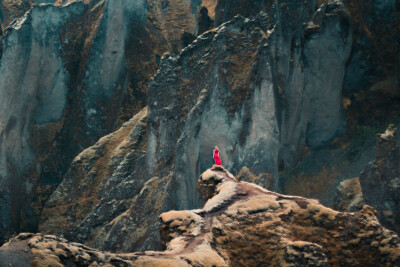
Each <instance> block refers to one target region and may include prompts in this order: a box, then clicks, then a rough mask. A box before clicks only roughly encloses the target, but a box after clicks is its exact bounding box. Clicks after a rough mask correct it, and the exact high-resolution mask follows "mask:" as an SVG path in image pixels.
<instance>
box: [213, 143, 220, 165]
mask: <svg viewBox="0 0 400 267" xmlns="http://www.w3.org/2000/svg"><path fill="white" fill-rule="evenodd" d="M213 157H214V162H215V164H216V165H221V166H222V162H221V158H220V157H219V149H218V147H217V146H215V148H214V156H213Z"/></svg>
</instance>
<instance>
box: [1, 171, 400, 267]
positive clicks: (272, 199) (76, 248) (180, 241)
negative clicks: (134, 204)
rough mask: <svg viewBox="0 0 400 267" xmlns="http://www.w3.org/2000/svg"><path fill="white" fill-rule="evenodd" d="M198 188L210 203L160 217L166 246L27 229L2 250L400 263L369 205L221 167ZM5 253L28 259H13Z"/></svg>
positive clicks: (171, 259)
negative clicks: (327, 200)
mask: <svg viewBox="0 0 400 267" xmlns="http://www.w3.org/2000/svg"><path fill="white" fill-rule="evenodd" d="M198 190H199V192H200V193H201V195H202V197H203V198H204V199H205V200H206V201H207V202H206V204H205V205H204V207H203V208H202V209H198V210H191V211H189V210H187V211H169V212H166V213H163V214H162V215H161V216H160V219H161V223H162V227H161V236H162V241H163V244H164V245H165V246H166V250H165V251H163V252H155V251H153V252H151V251H150V252H140V253H119V254H113V253H108V252H101V251H99V250H95V249H91V248H89V247H86V246H83V245H81V244H78V243H71V242H68V241H67V240H65V239H62V238H58V237H55V236H43V235H34V234H21V235H19V236H17V237H16V238H13V239H12V240H10V242H9V243H7V244H5V245H4V246H3V247H1V248H0V261H1V262H5V263H13V262H15V261H17V260H18V261H19V263H20V264H22V263H24V264H27V263H28V262H26V261H28V260H29V263H31V264H33V265H36V266H49V265H51V266H66V265H68V266H89V265H90V266H101V265H106V264H110V265H113V266H144V265H146V266H261V265H268V266H397V265H399V264H400V238H399V237H398V236H397V235H396V234H395V233H394V232H392V231H389V230H387V229H386V228H384V227H382V226H381V225H380V224H379V222H378V220H377V218H376V216H375V215H376V212H375V210H374V209H373V208H371V207H369V206H364V207H363V209H362V210H361V211H360V212H356V213H347V212H337V211H334V210H332V209H329V208H326V207H324V206H322V205H321V204H319V202H318V201H317V200H313V199H306V198H301V197H295V196H285V195H280V194H277V193H274V192H272V191H268V190H265V189H263V188H262V187H259V186H257V185H255V184H252V183H247V182H237V181H236V179H235V177H234V176H233V175H232V174H230V173H229V172H228V171H226V170H225V169H224V168H223V167H221V166H216V165H214V166H213V168H211V169H209V170H207V171H206V172H204V173H203V174H202V175H201V176H200V178H199V180H198ZM5 252H7V253H11V254H12V255H21V256H23V257H19V258H18V259H16V258H13V259H7V256H6V254H5ZM5 260H7V261H5ZM24 260H25V262H23V261H24ZM20 266H24V265H20Z"/></svg>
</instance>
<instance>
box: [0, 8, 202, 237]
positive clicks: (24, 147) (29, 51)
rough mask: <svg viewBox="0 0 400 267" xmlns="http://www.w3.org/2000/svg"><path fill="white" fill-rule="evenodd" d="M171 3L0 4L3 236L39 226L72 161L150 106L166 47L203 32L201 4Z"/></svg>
mask: <svg viewBox="0 0 400 267" xmlns="http://www.w3.org/2000/svg"><path fill="white" fill-rule="evenodd" d="M169 2H170V9H169V10H162V8H161V2H160V1H152V0H148V1H146V0H132V1H122V0H116V1H108V0H92V1H89V0H85V1H75V0H68V1H60V0H57V1H56V0H36V1H19V0H12V1H8V0H7V1H2V2H1V3H0V21H1V22H0V28H1V29H2V30H1V35H2V37H1V45H0V68H1V71H0V102H1V107H0V155H1V156H0V192H1V200H2V201H1V203H0V212H1V215H0V216H1V221H2V225H1V226H0V228H1V229H0V232H1V234H0V242H2V239H3V238H2V236H3V234H6V235H7V236H9V235H10V234H11V233H13V232H16V233H18V232H20V231H36V229H37V225H38V221H39V216H40V213H41V210H42V208H43V205H44V202H45V201H46V200H47V198H48V197H49V195H50V194H51V193H52V192H53V191H54V190H55V189H56V188H57V185H58V184H59V183H60V182H61V180H62V178H63V176H64V175H65V173H66V171H67V169H68V168H69V166H70V163H71V161H72V159H73V158H74V157H75V156H76V155H77V154H78V153H79V152H80V151H82V150H83V149H84V148H86V147H89V146H91V145H93V144H94V143H95V142H96V141H97V140H98V139H99V138H100V137H102V136H104V135H106V134H108V133H110V132H112V131H114V130H116V129H118V128H119V127H120V126H121V125H122V124H123V122H125V121H127V120H129V119H130V118H131V117H132V115H134V114H136V113H138V112H139V111H140V110H141V109H142V108H143V107H144V106H145V105H146V91H147V81H148V80H149V79H150V77H151V76H153V75H154V73H155V72H156V70H157V68H158V63H159V59H160V57H161V55H163V54H164V53H165V52H170V53H172V54H173V53H177V52H178V51H180V50H181V49H182V45H181V43H180V41H181V35H182V32H183V31H185V32H188V33H191V34H194V35H195V34H196V30H197V28H196V25H197V14H198V12H199V10H200V5H201V2H198V1H184V2H182V1H169ZM31 5H32V6H31ZM27 10H28V11H27ZM25 11H27V13H26V14H25V15H23V13H24V12H25ZM22 15H23V16H22ZM13 18H18V19H17V20H14V21H13V22H11V20H12V19H13ZM171 22H172V23H171ZM6 26H7V27H6ZM3 30H4V34H3ZM23 203H30V204H29V205H25V204H23Z"/></svg>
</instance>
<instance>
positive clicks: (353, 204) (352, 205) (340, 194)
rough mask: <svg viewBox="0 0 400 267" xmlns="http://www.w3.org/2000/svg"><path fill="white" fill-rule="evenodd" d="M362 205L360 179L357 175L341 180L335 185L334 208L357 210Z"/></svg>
mask: <svg viewBox="0 0 400 267" xmlns="http://www.w3.org/2000/svg"><path fill="white" fill-rule="evenodd" d="M363 206H364V199H363V195H362V191H361V185H360V179H359V178H358V177H356V178H353V179H348V180H344V181H342V182H341V183H340V184H339V186H338V187H337V191H336V196H335V203H334V209H337V210H341V211H359V210H361V209H362V207H363Z"/></svg>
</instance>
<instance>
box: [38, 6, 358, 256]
mask: <svg viewBox="0 0 400 267" xmlns="http://www.w3.org/2000/svg"><path fill="white" fill-rule="evenodd" d="M297 8H299V9H305V10H307V12H303V13H301V15H299V14H300V13H299V12H295V11H291V12H288V11H287V10H286V9H284V8H283V7H282V6H281V5H279V4H275V5H274V9H273V10H272V11H271V13H270V14H269V15H267V14H265V13H262V14H260V15H259V16H257V17H255V18H251V19H246V18H243V17H240V16H239V17H236V18H235V19H234V20H233V21H230V22H227V23H225V24H223V25H221V26H220V27H219V28H216V29H214V30H211V31H208V32H206V33H204V34H202V35H200V36H199V37H198V38H197V40H196V41H194V42H193V43H192V44H191V45H189V46H188V47H186V48H185V49H183V50H182V52H181V53H180V54H179V55H178V56H177V57H173V56H170V55H165V56H164V57H163V58H162V59H161V63H160V69H159V71H158V73H157V74H156V75H155V77H154V78H153V79H152V81H151V82H150V85H149V90H148V103H149V106H148V115H147V120H148V125H147V136H146V138H143V140H144V141H143V142H147V143H146V144H147V151H146V156H145V161H144V163H143V162H142V161H139V162H140V163H132V164H131V167H132V166H134V165H135V166H143V165H144V166H145V168H144V169H142V170H138V171H135V168H132V169H130V171H131V172H132V173H135V172H137V173H138V174H137V175H132V176H131V175H130V173H129V172H119V171H118V168H115V169H109V168H108V167H106V166H107V165H110V162H109V160H108V159H107V157H108V156H107V157H99V158H98V160H97V158H96V157H97V155H96V154H94V155H96V157H95V158H93V160H92V158H91V156H90V155H89V156H88V157H87V160H85V163H84V165H86V166H87V167H85V168H87V169H86V170H85V171H83V172H81V171H79V175H75V173H76V170H77V169H76V167H79V166H80V163H79V161H80V158H81V157H78V158H77V159H76V160H75V163H74V164H73V165H72V168H71V170H70V171H69V173H68V175H67V176H66V177H65V181H64V182H63V184H62V186H61V187H60V188H59V189H57V190H56V191H55V193H54V194H53V196H52V197H51V198H50V200H49V201H48V203H47V205H46V208H45V210H44V211H43V217H42V222H41V224H40V227H39V229H40V231H42V232H44V233H51V234H60V233H63V234H65V235H66V236H67V237H68V238H69V239H71V240H75V241H79V242H84V243H85V244H87V245H93V246H95V247H97V248H100V249H107V250H112V251H123V250H124V251H126V250H129V249H156V248H158V247H157V244H159V236H158V235H157V234H154V231H153V230H151V229H154V228H157V227H158V226H157V223H156V220H157V217H158V214H160V213H161V212H162V211H167V210H170V209H188V208H197V207H199V206H200V205H201V204H202V200H201V198H200V196H199V194H198V193H197V191H196V189H195V188H196V177H197V176H198V175H199V174H200V171H201V170H202V169H205V168H206V167H207V166H209V164H210V163H211V162H210V161H211V160H212V158H211V157H210V151H211V148H212V147H213V146H214V145H215V144H218V145H220V146H221V147H222V151H221V154H222V159H223V163H224V165H225V166H227V167H229V168H231V169H232V170H234V171H235V172H239V171H241V173H242V174H251V175H246V176H243V177H247V178H246V179H250V180H251V181H255V182H256V183H258V184H259V185H264V186H266V187H268V188H277V184H278V165H279V162H280V161H283V162H284V164H286V165H288V166H290V165H291V164H294V163H295V162H296V160H297V159H298V157H299V155H301V153H302V150H303V149H304V147H305V146H306V145H309V146H312V147H318V146H320V145H323V144H324V143H325V142H328V141H329V140H330V139H332V138H333V137H334V136H335V135H336V134H338V133H340V132H341V131H342V130H343V125H344V121H343V119H344V117H343V116H342V115H343V114H342V112H341V100H340V95H341V82H340V81H342V79H343V70H344V66H345V62H346V59H347V57H348V54H349V48H350V46H351V31H350V27H349V26H350V22H349V18H348V16H347V14H346V10H345V8H344V6H343V5H342V4H340V3H336V2H335V3H331V4H325V5H323V6H322V7H321V8H320V9H318V10H317V11H316V12H315V14H314V8H315V6H308V5H306V6H303V4H298V6H297ZM298 16H300V17H298ZM298 20H300V21H306V22H307V23H310V25H311V24H313V23H314V24H318V25H319V26H318V27H314V26H313V30H312V31H311V32H310V30H309V26H306V27H305V28H303V27H302V26H301V25H302V24H299V23H294V21H298ZM288 21H293V23H292V22H291V23H289V25H288V24H287V22H288ZM307 25H308V24H307ZM310 27H311V26H310ZM306 33H307V34H306ZM286 35H290V36H292V37H293V38H292V41H290V40H289V39H288V38H286ZM330 47H341V49H339V50H335V49H330ZM321 54H323V55H324V56H323V57H322V56H321ZM317 62H318V63H317ZM316 64H317V65H318V66H317V65H316ZM311 73H312V74H311ZM325 75H326V76H325ZM328 76H329V77H330V78H329V81H332V82H331V83H329V82H325V83H324V84H321V83H320V82H318V80H323V79H325V78H326V79H328ZM316 129H319V132H318V137H317V136H316ZM124 138H125V137H124ZM107 140H108V138H105V139H104V140H103V141H102V142H103V143H104V145H105V146H106V143H107V142H108V141H107ZM121 140H122V139H121ZM127 142H132V140H130V141H127ZM146 144H141V145H140V146H141V147H144V146H145V145H146ZM111 146H114V145H111ZM114 147H115V146H114ZM93 149H94V150H97V149H98V147H96V146H95V147H93V148H90V149H89V150H88V151H91V150H93ZM116 153H119V152H116ZM85 154H86V152H85V153H83V154H82V155H85ZM85 157H86V156H85ZM123 157H124V155H122V156H121V158H123ZM280 158H281V160H280ZM97 161H99V162H102V163H101V164H97V165H96V163H95V162H97ZM131 162H134V159H132V161H131ZM77 163H79V164H77ZM182 166H186V167H185V168H183V167H182ZM79 168H80V167H79ZM79 168H78V169H79ZM93 168H96V169H98V170H99V169H102V170H101V171H97V172H94V173H92V172H91V171H90V170H91V169H93ZM139 173H140V175H139ZM89 177H96V179H93V178H89ZM111 177H115V181H114V182H111V180H110V179H114V178H111ZM243 179H245V178H243ZM120 181H126V182H128V183H130V184H131V185H132V186H133V187H134V188H135V189H134V190H131V191H129V194H126V195H125V194H122V195H121V198H119V197H116V198H115V199H113V197H115V196H114V195H110V198H106V199H105V200H104V201H103V203H104V204H105V205H106V206H107V208H106V209H103V208H105V206H104V207H103V208H101V210H102V211H100V210H98V208H99V207H98V206H97V205H98V203H102V201H101V200H100V199H101V198H102V197H103V196H104V194H103V193H101V192H103V191H101V190H98V189H97V188H98V187H99V186H100V187H101V185H102V184H104V185H105V184H108V183H110V184H113V185H114V186H116V184H118V183H119V182H120ZM78 184H80V185H81V188H82V190H80V191H79V192H77V193H78V195H79V196H77V195H76V194H75V192H74V193H73V192H72V191H73V190H74V186H73V185H78ZM117 187H118V186H117ZM94 188H96V189H94ZM109 188H112V187H111V186H110V187H109ZM129 188H131V187H129ZM121 190H122V189H121ZM104 192H106V191H104ZM149 192H152V194H150V193H149ZM153 194H155V195H156V196H154V195H153ZM95 195H96V197H95V201H94V202H93V203H90V204H89V205H88V206H86V205H85V209H80V208H79V206H77V208H76V209H74V208H71V209H69V208H68V210H66V208H67V206H65V207H62V208H60V209H59V208H58V207H59V206H63V204H62V203H64V202H68V203H70V204H68V205H72V206H74V205H76V203H78V202H77V201H79V200H78V199H82V200H83V199H85V198H87V199H88V201H87V202H88V203H89V202H90V201H91V197H88V196H95ZM122 199H123V201H122ZM65 200H67V201H65ZM89 200H90V201H89ZM121 201H122V202H123V203H124V204H121V205H119V204H118V203H121ZM73 203H75V204H73ZM128 203H129V204H128ZM151 203H153V205H151ZM101 205H103V204H101ZM147 205H148V209H144V208H143V206H147ZM138 207H140V208H138ZM124 209H125V210H124ZM55 210H59V212H54V211H55ZM106 211H107V212H106ZM99 214H104V216H103V215H99ZM96 217H98V218H101V220H100V219H95V218H96ZM70 218H72V219H70ZM62 220H66V221H68V222H71V223H68V224H59V223H58V222H59V221H62ZM137 227H139V228H140V229H141V230H140V231H136V234H132V235H131V238H130V239H129V241H125V239H123V238H122V237H123V235H121V238H119V237H116V236H112V235H110V233H111V232H113V233H116V235H120V234H119V233H120V229H135V228H137ZM150 233H153V234H150Z"/></svg>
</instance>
